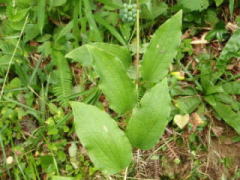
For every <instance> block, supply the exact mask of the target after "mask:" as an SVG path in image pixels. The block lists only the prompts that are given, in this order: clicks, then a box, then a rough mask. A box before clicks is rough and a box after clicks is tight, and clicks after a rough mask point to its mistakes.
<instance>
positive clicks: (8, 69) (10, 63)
mask: <svg viewBox="0 0 240 180" xmlns="http://www.w3.org/2000/svg"><path fill="white" fill-rule="evenodd" d="M28 16H29V15H27V16H26V18H25V22H24V24H23V27H22V30H21V32H20V35H19V39H18V41H17V44H16V46H15V49H14V51H13V54H12V56H11V59H10V61H9V64H8V68H7V73H6V75H5V77H4V81H3V86H2V90H1V93H0V100H1V99H2V96H3V93H4V88H5V85H6V82H7V78H8V74H9V72H10V68H11V65H12V62H13V58H14V57H15V54H16V52H17V49H18V46H19V43H20V41H21V37H22V35H23V33H24V30H25V27H26V24H27V22H28Z"/></svg>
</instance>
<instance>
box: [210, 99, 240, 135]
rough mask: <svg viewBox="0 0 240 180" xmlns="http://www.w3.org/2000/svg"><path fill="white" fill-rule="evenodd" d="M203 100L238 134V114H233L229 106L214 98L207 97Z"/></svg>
mask: <svg viewBox="0 0 240 180" xmlns="http://www.w3.org/2000/svg"><path fill="white" fill-rule="evenodd" d="M205 100H206V101H207V102H208V103H209V104H210V105H211V106H212V107H213V109H214V110H215V111H216V112H217V114H218V115H219V116H220V117H221V118H222V119H223V120H224V121H225V122H226V123H227V124H229V125H230V126H231V127H232V128H233V129H235V131H236V132H237V133H239V134H240V112H239V111H238V112H234V111H233V110H232V108H231V106H229V105H227V104H224V103H221V102H219V101H217V100H216V99H215V97H214V96H213V95H212V96H207V97H205Z"/></svg>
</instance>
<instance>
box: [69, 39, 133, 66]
mask: <svg viewBox="0 0 240 180" xmlns="http://www.w3.org/2000/svg"><path fill="white" fill-rule="evenodd" d="M87 46H88V45H84V46H81V47H79V48H76V49H74V50H72V51H71V52H69V53H68V54H67V55H66V58H70V59H73V61H75V62H80V63H81V64H82V65H83V66H91V65H92V61H93V59H92V56H91V54H90V52H89V50H88V47H87ZM90 46H93V47H96V48H99V49H102V50H105V51H106V52H107V53H109V54H111V55H113V56H116V57H117V58H119V59H120V60H121V62H122V63H123V65H124V67H125V68H126V69H127V68H128V67H129V66H130V64H131V54H130V51H129V50H128V49H127V48H125V47H123V46H119V45H115V44H109V43H92V44H90Z"/></svg>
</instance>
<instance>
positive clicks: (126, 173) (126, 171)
mask: <svg viewBox="0 0 240 180" xmlns="http://www.w3.org/2000/svg"><path fill="white" fill-rule="evenodd" d="M127 175H128V167H127V168H126V170H125V174H124V180H127Z"/></svg>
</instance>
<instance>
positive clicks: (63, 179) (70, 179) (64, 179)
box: [51, 176, 76, 180]
mask: <svg viewBox="0 0 240 180" xmlns="http://www.w3.org/2000/svg"><path fill="white" fill-rule="evenodd" d="M51 180H76V178H74V177H64V176H53V177H52V178H51Z"/></svg>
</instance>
